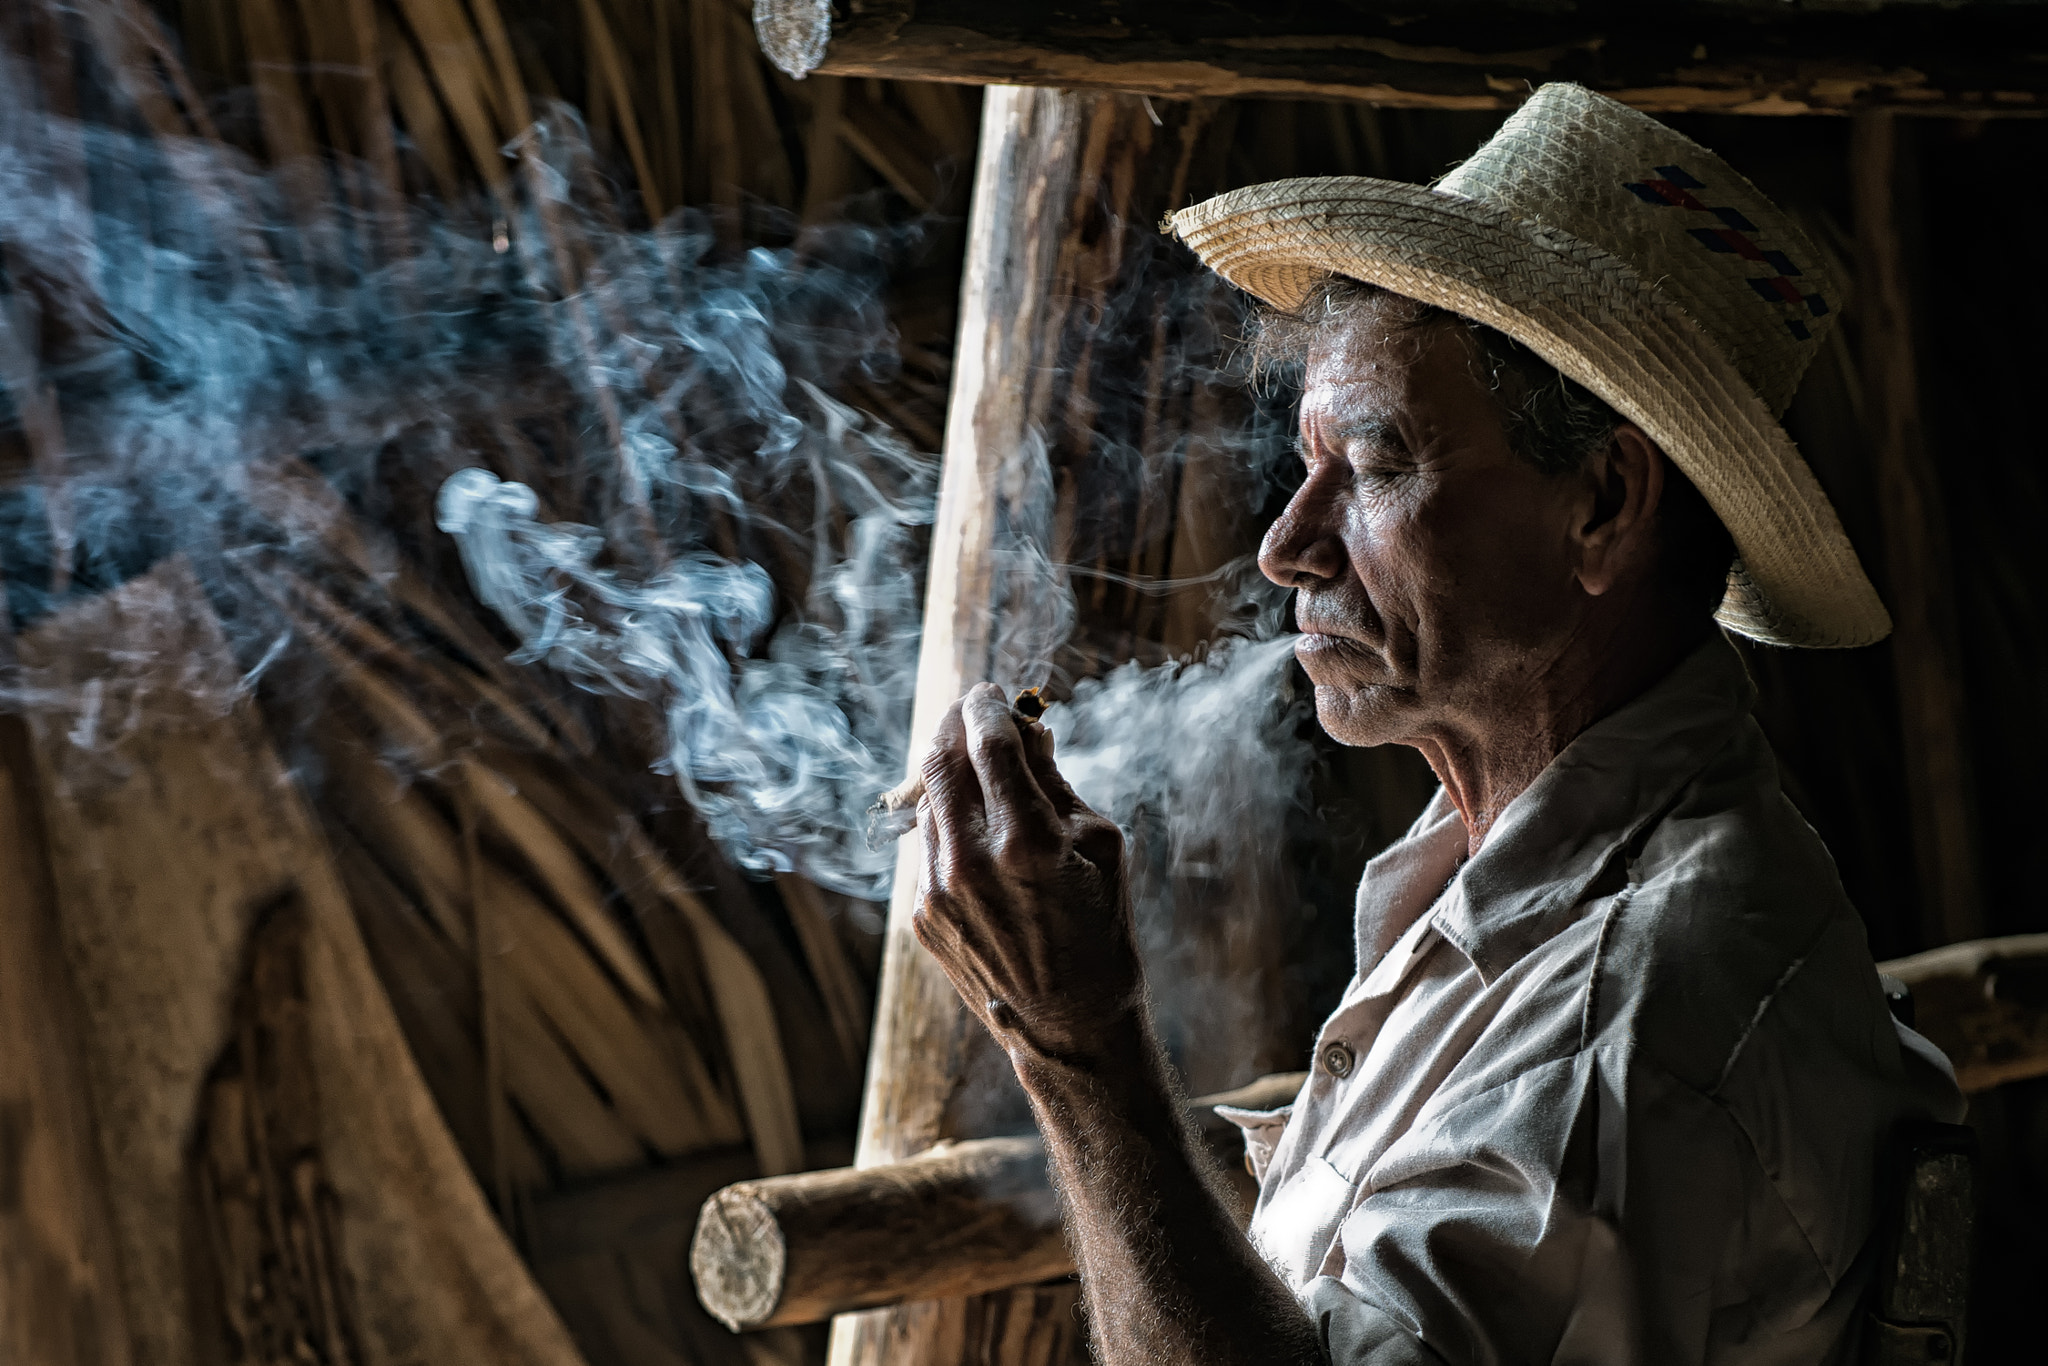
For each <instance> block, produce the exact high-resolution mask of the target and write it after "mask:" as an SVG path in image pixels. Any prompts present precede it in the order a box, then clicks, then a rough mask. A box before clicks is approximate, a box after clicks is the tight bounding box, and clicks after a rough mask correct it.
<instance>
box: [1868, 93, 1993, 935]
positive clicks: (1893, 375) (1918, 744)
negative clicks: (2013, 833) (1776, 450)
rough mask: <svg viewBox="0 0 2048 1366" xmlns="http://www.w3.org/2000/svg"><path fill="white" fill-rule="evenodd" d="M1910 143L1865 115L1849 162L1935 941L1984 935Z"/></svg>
mask: <svg viewBox="0 0 2048 1366" xmlns="http://www.w3.org/2000/svg"><path fill="white" fill-rule="evenodd" d="M1911 156H1912V144H1911V140H1910V139H1908V138H1902V137H1901V133H1900V127H1899V121H1898V118H1897V116H1895V115H1894V114H1892V113H1891V112H1890V111H1889V110H1875V111H1871V112H1868V113H1865V114H1861V115H1859V116H1858V117H1857V121H1856V126H1855V130H1854V133H1853V136H1852V139H1851V150H1850V169H1851V179H1852V181H1853V187H1854V194H1855V208H1856V240H1857V249H1858V252H1859V276H1860V285H1861V288H1860V290H1859V293H1860V296H1861V297H1860V299H1859V307H1860V309H1861V311H1862V314H1863V317H1862V328H1861V331H1862V343H1863V374H1864V386H1863V387H1864V395H1865V399H1864V401H1865V403H1866V405H1867V408H1868V417H1869V429H1870V433H1871V436H1872V438H1873V441H1874V444H1875V445H1876V464H1877V486H1878V503H1879V506H1880V508H1881V509H1882V513H1883V517H1884V538H1885V563H1886V569H1887V573H1886V578H1887V580H1888V581H1889V586H1890V589H1891V592H1890V594H1889V595H1888V596H1889V598H1890V605H1891V610H1892V621H1893V630H1892V638H1891V648H1892V659H1893V661H1894V668H1895V671H1896V675H1897V679H1898V689H1899V721H1900V729H1901V739H1902V742H1903V749H1904V752H1905V767H1906V789H1907V801H1908V808H1909V815H1910V818H1911V820H1912V822H1913V842H1914V858H1915V862H1916V864H1917V867H1918V871H1919V882H1920V926H1921V934H1922V936H1923V938H1924V939H1925V941H1926V943H1927V944H1928V945H1929V946H1930V947H1931V946H1933V945H1936V944H1944V943H1953V942H1955V941H1957V940H1962V939H1975V938H1978V937H1980V936H1982V935H1983V934H1984V933H1985V919H1984V907H1983V900H1982V896H1981V893H1980V889H1979V879H1978V866H1977V848H1976V828H1975V822H1974V820H1973V819H1972V810H1973V807H1974V805H1975V801H1974V792H1973V790H1972V786H1971V782H1970V765H1969V751H1968V747H1967V741H1968V734H1969V731H1968V718H1967V707H1966V704H1965V699H1964V688H1963V676H1962V651H1961V646H1960V643H1959V641H1958V639H1957V635H1956V611H1955V585H1954V581H1953V574H1952V567H1951V565H1952V562H1951V560H1950V556H1949V550H1948V524H1947V519H1946V515H1945V510H1944V507H1943V500H1942V493H1941V480H1940V472H1939V471H1938V470H1937V469H1936V468H1935V465H1934V460H1933V458H1932V455H1931V453H1930V452H1929V450H1928V447H1927V438H1926V433H1925V430H1924V427H1923V424H1922V420H1921V414H1920V377H1919V368H1918V364H1917V360H1916V356H1915V354H1914V348H1915V344H1916V333H1915V330H1914V318H1913V301H1912V292H1911V265H1910V262H1909V259H1908V244H1907V234H1906V233H1905V232H1904V231H1903V227H1902V222H1901V217H1902V214H1904V213H1906V212H1908V211H1910V205H1911V198H1912V195H1913V194H1914V192H1915V186H1914V184H1913V177H1912V175H1911V170H1912V162H1911Z"/></svg>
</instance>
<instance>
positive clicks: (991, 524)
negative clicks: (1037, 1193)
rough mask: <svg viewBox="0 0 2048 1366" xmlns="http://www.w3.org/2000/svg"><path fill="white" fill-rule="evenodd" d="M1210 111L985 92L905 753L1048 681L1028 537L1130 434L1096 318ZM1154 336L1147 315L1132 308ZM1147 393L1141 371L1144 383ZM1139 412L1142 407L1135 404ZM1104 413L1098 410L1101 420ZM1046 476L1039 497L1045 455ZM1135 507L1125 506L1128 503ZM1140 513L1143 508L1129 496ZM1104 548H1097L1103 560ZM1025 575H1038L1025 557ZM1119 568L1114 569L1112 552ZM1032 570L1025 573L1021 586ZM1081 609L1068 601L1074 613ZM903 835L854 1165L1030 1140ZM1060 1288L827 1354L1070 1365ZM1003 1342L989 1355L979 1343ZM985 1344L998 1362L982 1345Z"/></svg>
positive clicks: (973, 1304)
mask: <svg viewBox="0 0 2048 1366" xmlns="http://www.w3.org/2000/svg"><path fill="white" fill-rule="evenodd" d="M1206 114H1207V110H1206V108H1205V107H1204V106H1200V105H1190V104H1187V103H1180V104H1174V105H1164V106H1162V107H1158V108H1155V107H1153V105H1152V104H1150V103H1148V102H1147V101H1145V100H1144V99H1142V98H1141V97H1138V96H1130V95H1103V94H1073V93H1068V92H1062V91H1054V90H1038V89H1011V88H1002V87H997V88H991V89H990V90H989V92H988V94H987V96H986V102H985V104H984V108H983V115H982V135H981V138H982V140H981V151H980V155H979V158H978V164H977V168H976V179H975V191H974V203H973V209H972V212H971V214H970V218H969V226H968V233H969V238H968V249H967V263H966V271H965V278H964V281H963V284H962V288H961V310H960V333H959V335H960V344H959V349H958V354H957V357H956V360H955V363H954V372H953V373H954V380H953V393H952V403H951V408H950V411H949V416H948V419H947V431H946V443H945V467H944V472H943V475H942V478H941V481H940V491H939V511H938V520H937V525H936V527H935V528H934V532H933V537H932V558H931V565H932V568H931V576H930V583H929V587H928V589H927V596H926V604H925V627H924V645H923V653H922V657H921V662H920V665H919V672H918V684H917V703H916V707H915V715H914V718H913V721H912V731H911V737H912V743H911V747H910V752H911V753H912V755H914V756H918V755H922V753H923V752H924V749H925V747H926V745H927V743H928V741H929V737H930V736H931V733H932V731H933V729H934V727H935V726H936V724H937V722H938V719H939V717H940V716H941V715H942V714H943V713H944V710H945V708H947V707H948V706H950V705H951V704H952V702H953V701H954V699H955V698H957V697H959V696H960V694H961V693H962V692H963V691H965V690H966V688H968V687H969V686H971V685H972V684H974V683H976V682H978V681H980V680H982V679H990V680H992V681H994V682H997V683H999V684H1003V685H1005V686H1014V685H1018V684H1022V683H1038V682H1042V681H1043V675H1042V673H1040V674H1036V675H1033V674H1031V672H1030V671H1031V670H1032V669H1033V668H1034V667H1039V668H1042V658H1043V655H1044V652H1045V651H1046V649H1047V648H1049V647H1050V646H1053V645H1056V644H1058V641H1057V640H1055V639H1049V638H1034V635H1035V633H1038V632H1041V631H1042V630H1045V629H1049V628H1051V627H1055V626H1056V625H1057V623H1056V622H1047V621H1045V620H1043V619H1042V617H1041V616H1040V615H1039V614H1041V613H1042V612H1043V609H1044V607H1045V604H1046V603H1047V602H1048V601H1049V600H1051V599H1052V598H1054V597H1057V596H1058V595H1059V593H1060V592H1061V591H1062V590H1063V585H1062V584H1060V583H1059V582H1057V581H1055V580H1051V579H1048V578H1046V577H1044V574H1043V562H1042V561H1041V560H1034V558H1033V553H1032V551H1033V549H1034V548H1035V547H1052V548H1053V554H1054V555H1055V557H1056V558H1057V557H1063V556H1064V555H1065V554H1066V553H1067V552H1066V548H1065V546H1064V545H1063V538H1064V537H1065V536H1067V535H1070V534H1071V528H1072V526H1073V520H1074V506H1075V502H1076V500H1077V499H1078V498H1082V497H1084V495H1081V494H1077V493H1076V492H1075V490H1076V488H1077V486H1078V485H1077V482H1076V481H1077V480H1080V481H1081V482H1085V479H1084V478H1083V476H1085V474H1086V473H1087V470H1086V465H1087V462H1088V460H1089V458H1090V452H1091V451H1092V450H1093V449H1094V445H1093V443H1094V442H1095V440H1096V439H1097V437H1098V436H1099V435H1100V434H1101V432H1102V430H1103V429H1104V427H1105V425H1108V426H1117V425H1118V424H1122V423H1126V422H1128V423H1129V424H1130V425H1131V427H1132V430H1130V431H1128V432H1125V431H1122V430H1121V428H1120V427H1119V429H1118V430H1117V431H1116V432H1115V433H1113V434H1114V435H1116V436H1118V437H1119V438H1120V439H1124V440H1128V441H1129V442H1130V443H1131V444H1132V445H1133V446H1142V441H1141V437H1140V433H1139V431H1138V430H1137V428H1138V427H1140V426H1142V425H1143V422H1144V419H1143V418H1142V416H1137V415H1134V414H1133V412H1132V408H1133V406H1134V405H1133V404H1132V403H1130V402H1129V401H1128V399H1129V395H1130V390H1129V389H1128V388H1125V389H1124V390H1122V391H1120V392H1119V393H1118V394H1117V395H1116V398H1117V400H1118V401H1117V402H1115V403H1113V404H1112V403H1108V400H1107V398H1106V397H1105V396H1106V395H1107V394H1108V393H1109V391H1110V389H1111V387H1112V386H1111V381H1112V380H1114V381H1115V382H1116V383H1121V384H1123V385H1126V386H1128V385H1130V384H1131V383H1132V377H1131V376H1130V375H1127V374H1126V375H1121V376H1108V375H1105V374H1104V373H1103V372H1104V370H1105V368H1106V367H1105V366H1104V365H1103V363H1102V361H1101V360H1100V351H1101V346H1102V344H1103V343H1104V341H1105V340H1106V339H1105V338H1103V337H1102V336H1100V334H1099V329H1098V324H1099V323H1100V321H1101V319H1102V316H1103V309H1104V307H1105V306H1106V305H1108V304H1110V303H1113V302H1115V301H1116V300H1117V299H1118V298H1120V297H1123V296H1122V295H1121V294H1120V291H1122V290H1124V289H1125V288H1126V287H1127V285H1128V283H1129V281H1128V278H1127V269H1128V267H1129V264H1130V262H1131V261H1132V260H1133V259H1134V258H1136V257H1138V256H1140V255H1142V253H1141V252H1139V251H1138V247H1139V246H1141V245H1144V244H1145V243H1146V241H1147V240H1149V235H1150V234H1152V233H1154V232H1156V227H1155V225H1156V224H1157V222H1158V220H1159V217H1160V214H1161V213H1162V212H1163V211H1164V210H1165V209H1166V208H1169V207H1176V206H1178V204H1179V203H1180V202H1181V200H1182V198H1183V197H1184V196H1185V195H1186V194H1187V193H1188V186H1187V168H1188V165H1189V161H1190V155H1191V150H1192V147H1193V143H1194V140H1195V139H1196V137H1198V135H1199V132H1200V129H1201V127H1202V123H1203V120H1204V119H1205V118H1206ZM1146 325H1147V326H1148V332H1147V334H1146V335H1148V336H1149V335H1150V333H1149V319H1148V320H1146ZM1139 383H1140V387H1141V388H1142V377H1139ZM1135 406H1137V407H1139V408H1143V407H1145V406H1146V405H1145V404H1144V403H1143V402H1142V401H1140V402H1139V403H1138V404H1136V405H1135ZM1106 414H1108V415H1106ZM1054 465H1058V466H1059V470H1060V473H1061V476H1062V487H1061V490H1060V492H1059V494H1058V495H1057V497H1058V506H1057V507H1056V506H1055V497H1056V495H1055V492H1054V479H1053V467H1054ZM1139 501H1140V503H1142V501H1143V500H1142V498H1141V499H1140V500H1139ZM1126 512H1127V513H1130V514H1131V515H1133V516H1134V517H1136V518H1138V519H1142V517H1143V516H1144V512H1143V509H1142V507H1140V508H1137V509H1126ZM1105 553H1106V552H1105ZM1034 566H1036V567H1034ZM1113 567H1114V568H1117V569H1119V570H1127V569H1128V563H1127V562H1126V561H1123V560H1119V561H1118V562H1117V563H1115V564H1114V566H1113ZM1034 575H1036V577H1034ZM1085 607H1086V604H1084V608H1085ZM921 857H922V853H921V850H920V848H919V841H917V840H916V839H914V838H913V839H910V840H906V841H905V844H904V853H903V858H902V861H901V862H900V863H899V865H898V868H897V876H896V885H895V894H894V896H893V898H892V900H891V904H890V912H889V937H888V941H887V945H886V948H885V954H884V959H883V967H882V985H881V997H880V1001H879V1004H878V1006H877V1011H876V1020H875V1036H874V1045H873V1051H872V1053H871V1055H870V1061H869V1066H868V1081H867V1095H866V1101H865V1105H864V1108H863V1114H862V1121H861V1135H860V1143H859V1147H858V1151H857V1155H856V1162H857V1164H858V1165H860V1166H874V1165H878V1164H881V1163H886V1162H894V1161H899V1160H901V1159H903V1158H906V1157H909V1156H912V1155H913V1154H916V1153H919V1152H922V1151H924V1150H925V1149H927V1148H929V1147H930V1146H931V1145H933V1144H934V1143H937V1142H939V1141H940V1140H942V1139H967V1138H984V1137H991V1136H996V1135H1001V1134H1005V1133H1019V1132H1025V1131H1028V1130H1029V1128H1030V1126H1031V1121H1030V1116H1029V1112H1028V1109H1027V1107H1026V1106H1025V1105H1024V1102H1023V1097H1022V1095H1021V1093H1019V1091H1018V1090H1017V1086H1016V1082H1015V1080H1014V1078H1013V1077H1012V1075H1011V1073H1010V1068H1009V1063H1008V1060H1007V1059H1006V1058H1005V1057H1003V1056H1002V1054H1001V1053H1000V1052H998V1051H997V1050H996V1049H995V1048H994V1047H993V1046H992V1045H991V1044H989V1042H988V1040H987V1036H986V1035H985V1033H984V1032H983V1030H982V1029H981V1026H980V1025H979V1024H978V1023H976V1022H975V1021H974V1020H973V1019H972V1018H971V1017H970V1016H968V1015H967V1014H966V1013H965V1012H964V1011H963V1010H962V1009H961V1007H960V1004H959V1002H958V1000H957V999H956V997H955V996H954V993H953V988H952V986H951V984H950V983H949V982H948V981H947V980H946V978H945V976H944V974H943V973H941V972H940V971H939V969H938V967H937V965H936V964H934V963H933V962H932V961H931V959H930V958H929V957H928V956H927V955H926V954H925V952H924V951H923V949H921V948H920V947H919V946H918V944H917V942H916V940H915V939H914V938H913V936H912V934H911V931H910V915H911V912H912V909H913V903H914V898H915V895H916V888H917V877H918V868H919V861H920V859H921ZM1076 1293H1077V1292H1076V1288H1075V1287H1074V1286H1073V1285H1072V1284H1071V1283H1068V1284H1062V1285H1056V1286H1051V1287H1029V1288H1026V1289H1024V1290H1019V1291H1010V1292H1005V1293H1003V1294H999V1295H992V1296H985V1297H981V1298H978V1299H972V1300H944V1301H928V1302H925V1303H922V1304H914V1305H906V1306H903V1307H901V1308H894V1309H883V1310H876V1311H872V1312H869V1313H865V1314H860V1315H849V1316H844V1317H842V1318H840V1319H839V1320H838V1323H837V1325H836V1327H835V1330H834V1335H833V1345H832V1356H831V1360H832V1361H833V1362H834V1363H835V1364H836V1366H856V1363H859V1364H860V1366H882V1363H887V1366H949V1364H950V1363H953V1362H956V1361H960V1362H964V1361H966V1360H968V1359H970V1358H971V1359H973V1360H975V1361H977V1362H980V1361H997V1360H999V1361H1001V1362H1002V1363H1004V1366H1025V1364H1026V1363H1053V1362H1061V1361H1068V1360H1076V1361H1078V1360H1080V1359H1081V1356H1082V1354H1083V1353H1084V1351H1085V1348H1084V1344H1083V1343H1082V1341H1081V1335H1080V1333H1079V1331H1078V1329H1077V1326H1076V1323H1075V1320H1074V1317H1073V1314H1072V1309H1073V1306H1074V1302H1075V1296H1076ZM991 1343H997V1344H1001V1345H999V1346H996V1347H991V1346H990V1345H989V1344H991ZM988 1353H993V1355H988Z"/></svg>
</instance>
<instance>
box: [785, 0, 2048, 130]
mask: <svg viewBox="0 0 2048 1366" xmlns="http://www.w3.org/2000/svg"><path fill="white" fill-rule="evenodd" d="M754 13H755V32H756V34H757V36H758V37H759V39H760V41H761V45H762V49H763V51H764V52H765V53H766V54H767V55H768V56H769V58H770V59H771V60H773V61H775V62H776V63H777V64H778V65H780V66H782V68H783V69H784V70H785V71H789V72H791V73H792V74H801V73H804V72H808V71H814V70H815V71H818V72H822V73H827V74H831V75H838V76H890V77H896V78H898V79H903V80H937V81H965V82H971V83H975V84H1010V85H1045V86H1057V87H1061V88H1065V89H1088V88H1094V89H1111V90H1129V91H1137V92H1141V93H1145V94H1151V95H1170V96H1242V95H1257V96H1286V97H1291V98H1295V99H1309V98H1323V99H1359V100H1369V101H1371V102H1373V103H1376V104H1384V105H1393V106H1405V107H1413V108H1435V109H1499V108H1512V107H1514V105H1516V104H1517V103H1519V102H1520V101H1521V99H1522V97H1523V96H1524V95H1525V94H1526V92H1527V91H1528V89H1529V87H1530V86H1531V85H1540V84H1542V83H1543V82H1544V81H1554V80H1570V81H1578V82H1581V83H1583V84H1585V85H1589V86H1592V87H1593V88H1594V89H1596V90H1601V91H1604V92H1606V93H1607V94H1610V95H1613V96H1615V97H1616V98H1618V99H1622V100H1625V101H1627V102H1628V103H1630V104H1634V105H1637V106H1639V107H1641V108H1644V109H1655V110H1664V111H1675V110H1721V111H1727V112H1735V113H1769V114H1792V113H1807V112H1815V111H1819V112H1829V111H1841V110H1845V109H1850V108H1858V107H1866V106H1874V105H1889V106H1894V107H1899V108H1907V109H1917V110H1922V111H1929V112H1945V113H1953V112H2007V111H2019V112H2029V113H2032V112H2039V111H2041V110H2042V109H2044V108H2048V63H2044V62H2043V56H2044V54H2048V38H2044V36H2043V35H2044V32H2048V25H2044V23H2043V11H2042V10H2041V8H2040V7H2039V6H2037V5H2034V4H2026V3H2022V4H2012V5H1998V4H1986V3H1974V4H1971V3H1965V4H1952V5H1910V4H1871V5H1856V6H1848V5H1843V6H1839V7H1836V6H1825V7H1823V6H1814V5H1799V6H1794V5H1782V4H1780V5H1765V4H1746V3H1740V0H1693V3H1683V4H1662V5H1631V4H1621V3H1611V2H1610V0H1564V2H1563V3H1542V2H1540V0H1451V3H1438V4H1431V5H1429V6H1427V7H1423V6H1416V5H1405V4H1395V3H1390V0H1364V2H1360V3H1348V4H1323V5H1258V4H1251V3H1245V2H1244V0H1187V2H1186V3H1173V2H1172V0H1139V2H1138V3H1125V2H1124V0H1078V2H1077V3H1071V4H1063V5H1059V6H1039V5H1002V4H995V3H991V2H990V0H889V3H866V4H862V3H856V4H853V5H850V6H844V5H843V6H838V7H833V6H829V5H828V4H826V3H825V0H758V2H757V3H756V5H755V7H754Z"/></svg>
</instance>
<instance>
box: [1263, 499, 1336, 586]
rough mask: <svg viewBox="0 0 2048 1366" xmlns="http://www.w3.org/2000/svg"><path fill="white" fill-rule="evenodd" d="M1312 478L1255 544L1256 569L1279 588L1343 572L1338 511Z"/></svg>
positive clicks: (1325, 580)
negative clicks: (1257, 548)
mask: <svg viewBox="0 0 2048 1366" xmlns="http://www.w3.org/2000/svg"><path fill="white" fill-rule="evenodd" d="M1322 485H1323V481H1322V480H1319V479H1316V478H1314V477H1311V478H1309V480H1308V481H1307V482H1305V483H1304V484H1302V486H1301V487H1300V488H1298V489H1296V490H1295V491H1294V497H1292V498H1290V499H1289V500H1288V501H1287V508H1286V510H1285V511H1283V512H1282V513H1281V514H1280V516H1279V519H1278V520H1277V521H1275V522H1274V523H1273V525H1272V526H1271V527H1270V528H1268V529H1267V531H1266V538H1265V540H1264V541H1262V542H1260V544H1259V569H1260V570H1261V571H1262V572H1263V573H1264V574H1265V576H1266V577H1267V578H1269V579H1271V580H1272V581H1273V582H1274V583H1277V584H1279V585H1280V586H1281V587H1282V588H1304V587H1307V586H1309V585H1311V584H1316V583H1327V582H1329V581H1330V580H1332V579H1336V578H1338V577H1340V576H1341V575H1342V574H1343V573H1344V565H1345V562H1346V554H1345V550H1344V539H1343V535H1342V528H1343V520H1342V509H1341V508H1340V507H1339V506H1338V503H1337V500H1336V499H1335V498H1333V497H1332V496H1331V492H1330V490H1328V489H1326V488H1324V487H1323V486H1322Z"/></svg>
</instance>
